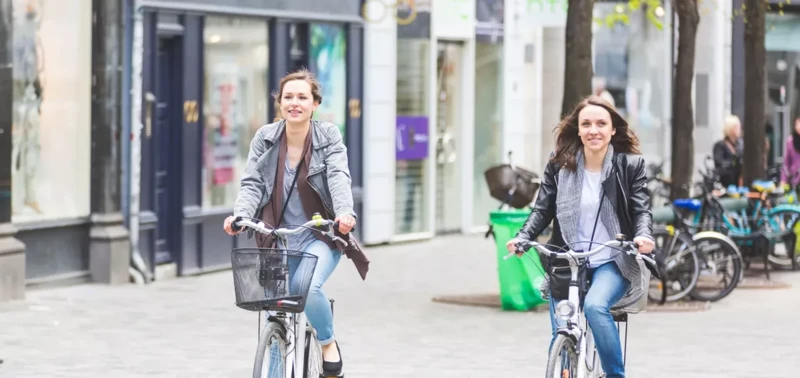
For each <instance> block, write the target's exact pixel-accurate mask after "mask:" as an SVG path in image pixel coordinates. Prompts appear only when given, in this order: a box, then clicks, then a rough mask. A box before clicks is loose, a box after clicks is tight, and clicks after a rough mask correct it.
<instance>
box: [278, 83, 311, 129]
mask: <svg viewBox="0 0 800 378" xmlns="http://www.w3.org/2000/svg"><path fill="white" fill-rule="evenodd" d="M280 105H281V115H283V118H284V119H286V121H287V122H290V123H302V122H308V120H309V119H311V115H312V113H313V112H314V111H315V110H317V106H319V103H318V102H317V101H315V100H314V96H313V95H312V93H311V84H309V83H308V82H307V81H305V80H290V81H287V82H286V84H284V86H283V90H282V91H281V96H280Z"/></svg>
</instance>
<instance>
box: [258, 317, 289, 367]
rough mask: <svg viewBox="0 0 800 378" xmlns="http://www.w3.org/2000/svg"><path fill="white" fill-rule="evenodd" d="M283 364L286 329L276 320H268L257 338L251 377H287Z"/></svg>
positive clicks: (284, 362)
mask: <svg viewBox="0 0 800 378" xmlns="http://www.w3.org/2000/svg"><path fill="white" fill-rule="evenodd" d="M285 364H286V330H285V329H283V326H282V325H281V324H279V323H277V322H269V323H267V326H266V327H264V329H263V330H262V331H261V336H260V337H259V339H258V349H257V350H256V361H255V364H254V365H253V378H287V377H286V366H285Z"/></svg>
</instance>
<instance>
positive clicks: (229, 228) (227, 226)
mask: <svg viewBox="0 0 800 378" xmlns="http://www.w3.org/2000/svg"><path fill="white" fill-rule="evenodd" d="M234 220H236V217H235V216H233V215H231V216H229V217H227V218H225V222H224V223H223V224H222V229H223V230H225V233H226V234H228V235H230V236H236V235H238V234H239V233H240V232H242V229H239V231H234V230H233V221H234Z"/></svg>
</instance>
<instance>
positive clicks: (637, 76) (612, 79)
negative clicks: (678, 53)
mask: <svg viewBox="0 0 800 378" xmlns="http://www.w3.org/2000/svg"><path fill="white" fill-rule="evenodd" d="M618 6H619V3H597V4H595V7H594V13H595V17H596V18H600V19H605V17H606V16H608V15H611V14H612V13H613V12H616V8H617V7H618ZM645 12H646V11H645V10H637V11H634V12H633V13H631V15H630V22H629V23H628V24H624V23H621V22H619V23H617V24H615V25H614V26H612V27H609V26H606V25H595V30H594V44H595V47H594V51H595V65H594V72H595V78H594V79H595V80H594V81H593V87H594V88H593V90H594V93H595V94H598V95H601V96H604V97H607V96H609V95H610V97H613V102H614V104H615V106H616V107H617V109H618V110H619V111H620V113H621V114H622V115H623V116H624V117H626V119H627V120H628V124H629V125H630V126H631V127H632V128H633V129H634V130H635V131H636V135H637V136H638V137H639V142H640V143H641V150H642V151H645V153H644V154H645V159H647V160H648V161H654V162H658V161H661V160H663V159H664V158H665V156H666V151H665V150H664V148H665V146H664V138H665V137H666V132H667V129H666V128H665V126H664V125H666V124H667V121H668V120H669V117H670V115H669V114H667V113H666V111H665V109H664V101H665V100H666V98H665V96H670V92H669V91H666V90H664V83H665V80H664V75H666V74H668V73H669V70H668V67H669V64H670V63H669V57H668V56H667V52H668V51H669V47H668V45H667V43H669V41H668V40H667V39H665V38H664V35H665V33H668V32H669V31H668V30H669V28H665V29H664V30H659V29H658V28H657V27H656V25H655V24H654V23H653V22H652V21H650V20H648V19H647V17H646V14H645Z"/></svg>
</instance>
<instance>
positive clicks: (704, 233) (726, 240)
mask: <svg viewBox="0 0 800 378" xmlns="http://www.w3.org/2000/svg"><path fill="white" fill-rule="evenodd" d="M700 238H710V239H718V240H719V241H721V242H723V243H726V244H728V245H729V246H730V247H731V248H733V250H734V251H736V255H737V256H738V257H739V258H741V257H742V252H741V251H739V247H738V246H737V245H736V243H734V242H733V240H731V238H729V237H728V235H725V234H722V233H719V232H716V231H701V232H698V233H696V234H694V235H692V240H693V241H695V240H697V239H700Z"/></svg>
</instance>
